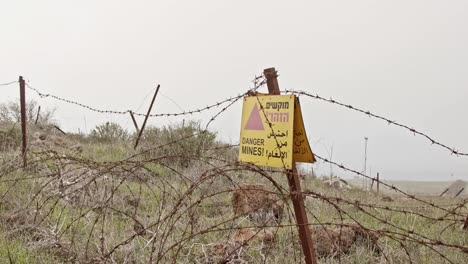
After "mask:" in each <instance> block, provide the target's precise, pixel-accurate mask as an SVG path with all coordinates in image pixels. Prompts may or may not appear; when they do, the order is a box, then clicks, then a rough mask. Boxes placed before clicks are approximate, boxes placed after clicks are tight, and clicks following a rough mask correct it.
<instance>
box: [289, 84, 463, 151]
mask: <svg viewBox="0 0 468 264" xmlns="http://www.w3.org/2000/svg"><path fill="white" fill-rule="evenodd" d="M285 92H286V93H291V94H298V95H304V96H307V97H311V98H314V99H317V100H321V101H324V102H328V103H331V104H335V105H339V106H342V107H345V108H347V109H350V110H354V111H356V112H359V113H362V114H365V115H367V116H370V117H373V118H376V119H380V120H383V121H385V122H387V123H388V125H395V126H397V127H400V128H404V129H406V130H408V131H410V132H412V133H413V134H414V135H419V136H422V137H424V138H426V139H427V140H429V141H430V142H431V144H433V145H437V146H439V147H442V148H444V149H447V150H449V151H450V153H451V154H453V155H457V156H468V153H465V152H461V151H459V150H457V149H455V148H453V147H449V146H448V145H446V144H443V143H441V142H439V141H437V140H435V139H434V138H432V137H430V136H429V135H427V134H426V133H423V132H421V131H419V130H416V129H415V128H412V127H410V126H408V125H404V124H402V123H399V122H397V121H394V120H391V119H389V118H386V117H383V116H380V115H377V114H373V113H371V112H370V111H366V110H363V109H360V108H357V107H354V106H352V105H349V104H344V103H341V102H339V101H336V100H334V99H332V98H330V99H327V98H324V97H322V96H320V95H318V94H315V95H313V94H310V93H307V92H304V91H296V90H285Z"/></svg>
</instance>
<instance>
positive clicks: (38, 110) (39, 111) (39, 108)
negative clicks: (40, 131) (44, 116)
mask: <svg viewBox="0 0 468 264" xmlns="http://www.w3.org/2000/svg"><path fill="white" fill-rule="evenodd" d="M40 114H41V106H39V107H38V108H37V115H36V121H34V124H35V125H37V121H39V116H40Z"/></svg>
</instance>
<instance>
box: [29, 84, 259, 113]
mask: <svg viewBox="0 0 468 264" xmlns="http://www.w3.org/2000/svg"><path fill="white" fill-rule="evenodd" d="M264 84H265V81H264V80H263V81H262V80H260V79H257V78H256V79H255V87H254V88H253V89H251V90H250V91H256V90H257V89H258V88H260V87H261V86H262V85H264ZM26 86H27V87H28V88H29V89H31V90H33V91H35V92H36V93H37V94H38V95H39V96H40V97H41V98H47V97H48V98H53V99H55V100H58V101H61V102H65V103H68V104H73V105H76V106H79V107H82V108H85V109H88V110H90V111H93V112H96V113H101V114H117V115H125V114H128V113H130V111H131V110H126V111H119V110H103V109H98V108H96V107H92V106H89V105H86V104H83V103H80V102H77V101H73V100H69V99H65V98H62V97H59V96H56V95H53V94H46V93H43V92H41V91H39V90H38V89H37V88H34V87H32V86H31V85H30V84H29V83H26ZM243 96H245V94H240V95H237V96H232V97H229V98H227V99H224V100H221V101H218V102H216V103H214V104H210V105H207V106H205V107H202V108H198V109H194V110H188V111H182V112H178V113H161V114H150V115H149V117H176V116H187V115H193V114H198V113H201V112H204V111H207V110H210V109H213V108H217V107H220V106H221V105H223V104H226V103H229V105H231V103H233V102H237V101H238V100H239V99H241V98H242V97H243ZM133 114H134V115H136V116H146V114H144V113H137V112H133Z"/></svg>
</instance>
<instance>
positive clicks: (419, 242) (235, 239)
mask: <svg viewBox="0 0 468 264" xmlns="http://www.w3.org/2000/svg"><path fill="white" fill-rule="evenodd" d="M265 82H266V80H265V78H264V77H263V76H259V77H256V78H255V79H254V82H253V83H254V87H253V88H252V89H250V90H249V91H247V92H246V93H244V94H240V95H236V96H232V97H228V98H226V99H224V100H219V101H218V102H215V103H213V104H210V105H208V106H206V107H202V108H198V109H193V110H188V111H181V112H177V113H162V114H151V115H149V116H150V117H159V116H166V117H175V116H191V115H192V114H194V113H201V112H206V111H208V110H210V109H216V112H215V113H214V114H213V115H211V117H209V118H208V119H207V123H206V126H205V127H203V128H200V129H198V130H196V131H191V132H189V133H186V134H183V133H182V134H180V135H177V136H174V137H172V138H169V139H168V140H166V141H164V142H159V143H156V144H154V142H153V144H148V145H144V146H142V147H141V148H139V149H137V150H135V151H132V150H131V149H132V148H131V146H130V147H128V148H124V149H125V152H126V154H125V155H122V156H119V157H117V158H115V157H113V158H108V157H107V158H106V157H102V155H103V154H102V151H104V152H105V151H107V150H106V149H104V150H101V154H93V150H79V149H76V148H74V147H73V146H70V144H67V142H60V143H59V144H56V142H54V144H48V143H47V140H48V139H47V138H45V139H40V138H38V139H35V140H34V142H32V143H31V145H30V146H29V154H28V155H29V159H30V163H29V165H28V167H27V168H26V169H23V167H22V162H21V154H20V153H19V152H17V151H16V152H15V151H9V152H3V153H2V159H1V161H0V223H1V231H2V232H3V233H4V234H5V237H6V238H8V239H18V238H21V239H23V240H25V241H26V242H25V243H26V244H27V245H28V248H29V250H35V252H47V254H48V255H50V256H52V257H53V258H56V259H58V260H60V261H70V262H83V263H103V262H104V263H105V262H108V263H132V262H133V263H140V262H142V263H146V262H148V263H300V262H301V259H302V257H301V253H300V246H299V242H298V239H297V228H296V227H297V225H296V224H295V221H294V211H293V210H292V208H291V204H290V196H289V190H288V187H287V186H288V185H287V181H286V180H285V178H284V175H283V173H284V169H271V168H265V167H259V166H255V165H253V164H248V163H239V162H237V158H236V156H237V150H238V147H239V145H237V144H234V145H232V144H231V145H229V144H222V143H216V142H211V143H207V142H208V140H207V137H206V135H207V134H209V129H210V126H211V125H212V124H213V123H214V122H215V121H216V120H217V118H219V117H220V116H221V115H222V114H223V113H224V112H226V111H227V110H228V109H230V107H232V106H233V105H234V104H235V103H237V102H238V101H239V100H240V99H242V98H243V97H244V96H247V95H253V94H255V92H257V91H258V89H259V88H261V87H262V86H264V85H265ZM15 83H18V82H17V81H15V82H10V83H4V84H0V86H8V85H13V84H15ZM26 85H27V87H28V88H29V89H31V90H32V91H34V92H36V93H37V94H38V95H39V96H40V97H43V98H46V97H47V98H52V99H55V100H59V101H62V102H65V103H69V104H73V105H75V106H78V107H81V108H84V109H87V110H90V111H93V112H98V113H101V114H109V115H127V114H129V111H130V110H125V111H115V110H103V109H98V108H95V107H92V106H88V105H86V104H82V103H80V102H77V101H72V100H69V99H65V98H62V97H59V96H56V95H52V94H46V93H43V92H41V91H39V90H38V89H36V88H33V87H31V86H30V85H29V83H27V84H26ZM284 92H285V93H289V94H295V95H300V96H306V97H309V98H313V99H318V100H321V101H325V102H328V103H331V104H333V105H338V106H341V107H345V108H347V109H350V110H352V111H357V112H359V113H362V114H365V115H368V116H371V117H373V118H376V119H379V120H383V121H385V122H387V123H388V124H392V125H396V126H397V127H400V128H402V129H405V130H408V131H410V132H412V133H414V134H415V135H418V136H421V137H424V138H426V139H427V140H429V141H430V143H432V144H434V145H437V146H439V147H441V148H444V149H446V150H448V151H450V153H451V154H453V155H457V156H459V157H460V158H463V157H464V156H468V155H467V154H466V153H465V152H462V151H459V150H457V149H456V148H454V147H449V146H448V145H446V144H443V143H441V142H439V141H436V140H435V139H433V137H431V136H429V135H428V134H427V133H424V132H421V131H419V130H416V129H414V128H411V126H408V125H404V124H401V123H398V122H396V121H391V120H392V119H390V118H386V117H383V116H379V115H376V114H373V113H371V112H370V111H364V110H362V109H360V108H356V107H354V106H351V105H347V104H344V103H341V102H337V101H335V100H333V99H325V98H324V97H321V96H319V95H312V94H310V93H307V92H304V91H293V90H286V91H284ZM134 114H136V115H142V116H145V114H141V113H134ZM127 145H132V144H127ZM197 145H201V147H198V146H197ZM193 147H195V148H194V149H195V151H194V152H192V151H189V150H191V149H192V148H193ZM314 154H315V156H316V158H317V159H318V160H320V161H321V162H323V163H327V164H330V165H332V166H335V167H336V168H339V169H341V170H343V171H346V172H349V173H352V174H354V175H356V176H359V177H364V178H368V179H373V180H374V181H378V182H379V183H380V184H381V185H383V186H386V187H388V188H389V189H390V190H391V191H392V192H394V193H395V194H398V195H397V196H395V197H394V199H396V201H394V202H382V201H381V200H380V198H379V197H378V196H376V195H375V194H374V193H371V192H364V191H359V190H357V191H356V190H346V189H334V188H329V187H326V186H322V185H320V182H318V181H312V180H310V179H307V178H306V179H305V180H304V185H305V189H304V190H303V192H302V195H304V196H305V204H306V209H307V213H308V215H309V217H310V219H311V220H310V222H309V227H310V229H311V231H312V234H313V238H314V240H315V241H316V242H315V244H316V252H317V255H318V256H319V257H320V262H323V263H381V262H382V263H466V262H467V261H468V246H467V245H468V236H467V234H466V232H465V233H463V231H461V229H460V227H461V226H463V224H464V223H465V222H466V219H467V215H468V207H467V201H466V200H463V199H453V200H450V201H449V202H442V203H440V202H439V201H438V200H433V199H430V198H427V197H419V196H417V195H414V194H411V193H408V192H405V191H403V190H401V189H400V188H398V187H396V186H394V185H390V184H388V183H386V182H384V181H383V180H378V179H375V178H373V177H371V176H369V175H366V174H365V173H362V172H360V171H358V170H355V169H352V168H349V167H348V166H346V165H343V164H340V163H338V162H336V161H332V160H329V159H326V158H324V157H322V155H320V153H314ZM181 161H183V162H181ZM371 201H372V202H371ZM406 204H408V206H405V205H406ZM8 252H9V253H8V255H9V256H10V257H11V258H12V259H14V258H15V256H14V252H10V251H8ZM10 260H11V259H10Z"/></svg>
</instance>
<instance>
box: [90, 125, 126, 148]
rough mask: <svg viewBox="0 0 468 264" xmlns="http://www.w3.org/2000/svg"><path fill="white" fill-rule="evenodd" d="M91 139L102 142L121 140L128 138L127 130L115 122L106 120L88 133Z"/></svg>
mask: <svg viewBox="0 0 468 264" xmlns="http://www.w3.org/2000/svg"><path fill="white" fill-rule="evenodd" d="M90 138H91V139H92V140H95V141H98V142H102V143H114V142H123V141H126V140H128V139H129V135H128V132H127V130H125V129H123V128H122V126H120V125H119V124H117V123H113V122H106V123H104V124H101V125H98V126H96V127H95V128H94V129H93V130H92V131H91V134H90Z"/></svg>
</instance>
